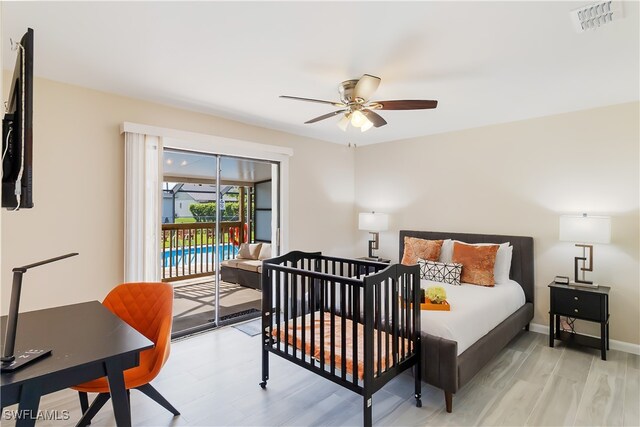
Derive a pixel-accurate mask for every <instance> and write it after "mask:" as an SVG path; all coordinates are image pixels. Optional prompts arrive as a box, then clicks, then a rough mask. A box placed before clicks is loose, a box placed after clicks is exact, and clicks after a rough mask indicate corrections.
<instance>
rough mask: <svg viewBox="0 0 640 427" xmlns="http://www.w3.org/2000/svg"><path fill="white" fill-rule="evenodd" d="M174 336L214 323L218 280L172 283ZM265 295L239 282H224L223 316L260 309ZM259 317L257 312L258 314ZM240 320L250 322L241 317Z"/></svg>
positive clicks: (221, 288) (221, 311) (222, 290)
mask: <svg viewBox="0 0 640 427" xmlns="http://www.w3.org/2000/svg"><path fill="white" fill-rule="evenodd" d="M172 285H173V287H174V300H173V314H174V316H173V333H174V334H176V333H181V332H183V331H186V330H189V329H192V328H197V327H200V326H202V325H207V324H212V323H213V319H214V318H215V312H214V310H215V281H214V279H213V277H211V276H210V277H201V278H197V279H189V280H183V281H179V282H172ZM261 304H262V292H260V291H257V290H255V289H251V288H246V287H244V286H240V285H237V284H235V283H227V282H223V281H221V282H220V317H221V318H222V317H225V316H230V315H233V314H235V313H240V312H243V311H247V310H251V309H256V310H260V307H261ZM256 314H257V313H256ZM238 320H246V317H239V318H238Z"/></svg>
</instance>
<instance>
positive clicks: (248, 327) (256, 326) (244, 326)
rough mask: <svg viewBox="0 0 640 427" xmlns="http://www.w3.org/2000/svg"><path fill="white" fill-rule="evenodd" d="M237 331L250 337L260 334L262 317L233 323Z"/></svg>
mask: <svg viewBox="0 0 640 427" xmlns="http://www.w3.org/2000/svg"><path fill="white" fill-rule="evenodd" d="M233 327H234V328H236V329H237V330H239V331H242V332H244V333H245V334H247V335H249V336H250V337H255V336H256V335H260V332H261V330H262V319H255V320H252V321H251V322H246V323H241V324H239V325H233Z"/></svg>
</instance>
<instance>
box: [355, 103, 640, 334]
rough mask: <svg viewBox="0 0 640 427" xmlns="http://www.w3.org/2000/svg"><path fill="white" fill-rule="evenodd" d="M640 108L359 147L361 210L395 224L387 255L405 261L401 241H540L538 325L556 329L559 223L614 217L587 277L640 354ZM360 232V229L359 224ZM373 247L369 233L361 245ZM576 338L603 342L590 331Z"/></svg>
mask: <svg viewBox="0 0 640 427" xmlns="http://www.w3.org/2000/svg"><path fill="white" fill-rule="evenodd" d="M639 105H640V104H638V103H630V104H622V105H615V106H611V107H604V108H598V109H593V110H587V111H580V112H575V113H569V114H561V115H555V116H550V117H544V118H539V119H533V120H525V121H520V122H515V123H509V124H503V125H495V126H488V127H483V128H477V129H470V130H465V131H460V132H451V133H446V134H440V135H433V136H428V137H422V138H415V139H411V140H406V141H396V142H390V143H385V144H377V145H372V146H366V147H360V148H358V150H357V153H356V186H355V188H356V205H357V211H370V210H376V211H379V212H387V213H389V214H390V230H389V231H388V232H384V233H381V236H380V238H381V249H380V251H379V254H380V255H381V256H384V257H388V258H391V259H392V260H397V258H398V230H401V229H416V230H438V231H455V232H471V233H492V234H509V235H523V236H533V238H534V245H535V277H536V293H535V299H536V301H535V302H536V306H535V318H534V322H535V323H540V324H548V310H549V292H548V288H547V285H548V283H549V282H550V281H551V280H552V279H553V277H554V276H555V275H558V274H562V275H566V276H571V277H573V257H574V256H577V255H578V254H580V253H581V251H579V250H578V248H575V247H574V246H573V244H571V243H567V242H559V241H558V221H559V219H558V218H559V215H560V214H564V213H581V212H587V213H590V214H606V215H611V216H612V243H611V244H610V245H595V248H594V250H595V254H594V257H595V262H594V272H593V273H592V274H589V277H591V278H592V279H594V280H595V281H597V282H600V283H602V284H604V285H609V286H611V288H612V289H611V297H610V298H611V300H610V301H611V302H610V310H611V338H612V339H616V340H621V341H626V342H630V343H636V344H638V343H640V332H639V328H640V277H639V271H640V264H639V253H640V248H639V246H640V245H639V240H640V234H639V233H640V230H639V222H640V215H639V212H640V211H639V207H640V204H639V193H640V184H639V181H640V172H639V164H640V162H639V158H640V152H639V141H640V135H639V117H640V115H639V113H640V111H639ZM353 227H354V228H356V227H357V224H356V219H355V216H354V219H353ZM358 238H359V239H358V240H359V242H358V246H357V247H358V248H362V251H364V248H366V238H367V234H366V233H364V232H360V233H359V234H358ZM578 327H579V329H581V330H585V331H587V332H591V333H595V334H596V335H598V334H599V331H598V330H596V329H594V328H592V327H591V324H588V325H587V324H580V325H578Z"/></svg>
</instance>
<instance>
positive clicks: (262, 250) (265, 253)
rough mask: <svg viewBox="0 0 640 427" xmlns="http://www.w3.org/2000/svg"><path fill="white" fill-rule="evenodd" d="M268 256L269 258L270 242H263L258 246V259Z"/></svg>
mask: <svg viewBox="0 0 640 427" xmlns="http://www.w3.org/2000/svg"><path fill="white" fill-rule="evenodd" d="M269 258H271V243H263V244H262V247H261V248H260V255H258V259H259V260H263V259H269Z"/></svg>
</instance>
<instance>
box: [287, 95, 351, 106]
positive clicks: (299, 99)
mask: <svg viewBox="0 0 640 427" xmlns="http://www.w3.org/2000/svg"><path fill="white" fill-rule="evenodd" d="M280 98H286V99H293V100H296V101H306V102H316V103H319V104H329V105H333V106H335V107H345V105H344V104H343V103H342V102H333V101H323V100H321V99H312V98H300V97H299V96H288V95H280Z"/></svg>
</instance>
